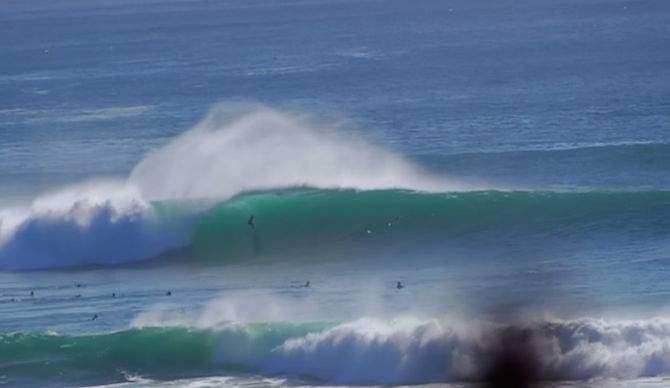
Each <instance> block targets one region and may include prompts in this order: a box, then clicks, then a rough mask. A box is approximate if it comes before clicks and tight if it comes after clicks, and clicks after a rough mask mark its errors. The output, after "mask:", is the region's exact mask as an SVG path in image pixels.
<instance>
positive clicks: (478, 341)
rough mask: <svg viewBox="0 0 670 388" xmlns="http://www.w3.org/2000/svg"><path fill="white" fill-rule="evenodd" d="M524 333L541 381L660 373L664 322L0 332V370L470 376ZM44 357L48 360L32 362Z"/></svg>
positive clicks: (668, 358)
mask: <svg viewBox="0 0 670 388" xmlns="http://www.w3.org/2000/svg"><path fill="white" fill-rule="evenodd" d="M509 330H517V331H525V332H528V333H531V334H532V338H533V342H534V344H535V349H536V352H537V353H536V356H537V358H538V360H539V362H540V370H541V376H542V377H543V379H546V380H588V379H597V378H614V379H631V378H638V377H655V376H665V375H667V374H668V373H670V321H668V320H665V319H657V320H648V321H619V322H612V321H603V320H596V319H578V320H573V321H543V322H535V323H527V324H525V325H522V326H516V327H514V328H511V327H509V326H503V325H496V324H490V323H483V322H482V323H479V324H472V323H471V324H469V325H467V326H465V325H463V326H461V325H457V324H450V323H447V322H444V321H440V320H425V321H416V320H405V321H394V322H388V321H379V320H371V319H361V320H356V321H353V322H346V323H336V322H313V323H281V322H274V323H272V322H265V323H249V324H232V323H231V324H228V325H224V326H222V327H219V328H217V329H201V330H196V329H190V328H188V327H144V328H133V329H130V330H127V331H122V332H116V333H111V334H101V335H92V336H79V337H69V336H59V335H55V334H44V335H41V334H40V335H37V334H13V335H6V336H1V337H0V359H2V360H3V361H2V362H0V374H2V375H5V376H8V377H10V378H13V377H33V378H50V377H53V376H56V375H58V376H65V377H66V378H67V377H70V378H74V377H75V376H76V377H77V378H81V376H85V375H87V374H90V375H92V376H93V375H95V376H108V377H109V376H114V375H119V374H120V373H137V374H141V375H142V376H146V377H160V376H161V375H166V374H168V375H171V376H174V375H180V374H182V375H194V374H205V373H214V372H222V371H227V372H231V371H232V372H238V373H239V372H253V373H262V374H265V375H268V376H301V377H303V378H308V379H315V380H318V381H325V382H329V383H342V384H392V385H395V384H419V383H435V382H454V381H476V380H479V379H480V378H481V373H482V368H483V367H485V366H486V362H487V357H488V356H487V354H489V353H490V351H491V346H492V345H491V344H492V343H493V342H495V341H494V338H495V336H497V335H498V334H499V333H500V332H501V331H509ZM45 359H48V360H50V362H49V363H44V362H42V361H41V360H45Z"/></svg>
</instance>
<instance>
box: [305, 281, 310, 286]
mask: <svg viewBox="0 0 670 388" xmlns="http://www.w3.org/2000/svg"><path fill="white" fill-rule="evenodd" d="M305 288H309V280H308V281H307V283H305Z"/></svg>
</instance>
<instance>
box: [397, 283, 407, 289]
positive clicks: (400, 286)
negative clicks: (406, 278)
mask: <svg viewBox="0 0 670 388" xmlns="http://www.w3.org/2000/svg"><path fill="white" fill-rule="evenodd" d="M395 288H397V289H401V288H405V286H403V285H402V284H401V283H400V282H398V284H397V285H396V286H395Z"/></svg>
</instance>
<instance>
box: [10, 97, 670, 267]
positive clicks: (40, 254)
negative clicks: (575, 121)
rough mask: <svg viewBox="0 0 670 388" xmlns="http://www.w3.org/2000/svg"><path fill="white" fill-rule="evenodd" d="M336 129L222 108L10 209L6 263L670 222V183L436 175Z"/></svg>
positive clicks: (666, 227) (331, 247)
mask: <svg viewBox="0 0 670 388" xmlns="http://www.w3.org/2000/svg"><path fill="white" fill-rule="evenodd" d="M333 127H336V125H330V126H324V125H321V124H319V123H316V122H315V121H314V120H313V119H311V118H308V117H304V116H299V115H296V114H291V113H285V112H278V111H276V110H273V109H270V108H267V107H262V106H249V105H239V106H237V105H236V106H230V105H226V106H222V107H219V108H217V109H215V110H214V111H213V112H212V113H211V114H210V115H209V116H208V117H207V118H206V119H205V120H203V121H202V122H201V123H200V124H198V125H197V126H195V128H193V129H191V130H190V131H188V132H186V133H185V134H183V135H182V136H179V137H177V138H176V139H174V140H172V141H171V142H169V143H168V144H167V145H165V146H164V147H162V148H159V149H157V150H155V151H154V152H152V153H150V154H149V155H147V157H145V158H144V159H143V160H142V161H141V162H140V163H139V164H138V165H137V166H136V167H135V168H134V170H133V171H132V173H131V174H130V175H129V177H128V178H127V179H125V180H118V181H103V182H87V183H83V184H79V185H76V186H73V187H68V188H64V189H60V190H56V191H54V192H50V193H45V194H42V195H40V196H39V197H37V199H35V200H34V201H33V202H32V203H31V204H30V205H28V206H25V207H12V208H4V209H0V271H21V270H34V269H50V268H71V267H81V266H96V265H118V264H128V263H136V262H142V261H147V260H156V261H157V262H159V261H160V260H162V259H164V258H166V257H170V258H173V257H177V259H181V260H202V259H206V260H219V261H221V262H230V261H232V260H247V259H249V258H250V257H258V256H259V255H260V256H268V255H280V254H284V253H288V254H294V253H296V254H298V253H300V252H305V251H306V250H309V253H318V255H314V256H319V257H326V256H328V255H327V253H329V252H336V251H337V250H338V249H341V248H344V249H347V248H350V247H356V248H360V247H361V245H372V246H376V247H384V246H389V247H391V246H393V245H394V244H408V245H412V244H414V246H416V247H421V246H425V244H426V243H427V242H429V243H430V242H435V241H460V239H468V238H470V239H476V238H478V237H479V236H480V234H481V233H486V234H487V236H488V238H490V237H491V236H509V235H514V236H520V237H524V236H527V235H529V234H537V233H545V234H557V233H558V234H560V233H589V232H591V231H596V230H597V231H599V232H601V233H602V232H607V231H608V230H610V231H626V232H640V233H668V232H670V221H668V220H670V217H669V216H670V192H665V191H645V192H534V191H512V190H506V191H503V190H500V189H501V188H500V187H498V188H497V190H495V189H496V188H494V187H487V186H485V185H475V184H472V183H471V182H470V183H468V182H465V181H463V180H457V179H454V178H451V177H446V176H434V175H429V174H427V173H424V172H422V171H421V170H420V169H419V168H418V167H416V166H415V165H413V164H412V163H411V162H410V161H408V160H406V159H405V158H403V157H401V156H399V155H396V154H394V153H392V152H390V151H388V150H385V149H382V148H379V147H377V146H374V145H371V144H369V143H368V142H365V141H363V140H360V139H355V138H351V137H349V136H346V135H343V133H346V132H347V131H346V128H333ZM250 215H254V216H255V217H256V220H257V227H256V229H255V231H252V230H250V228H249V227H248V226H247V218H248V217H249V216H250ZM175 252H176V253H175Z"/></svg>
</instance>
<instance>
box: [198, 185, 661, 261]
mask: <svg viewBox="0 0 670 388" xmlns="http://www.w3.org/2000/svg"><path fill="white" fill-rule="evenodd" d="M250 215H254V216H255V220H256V227H255V230H251V228H250V227H249V226H248V225H247V220H248V218H249V216H250ZM667 216H670V193H668V192H579V193H557V192H497V191H495V192H467V193H451V194H426V193H414V192H408V191H399V190H387V191H368V192H355V191H336V190H325V191H318V190H305V191H298V192H294V193H291V194H286V195H278V194H276V193H258V194H249V195H245V196H242V197H238V198H236V199H234V200H232V201H230V202H227V203H224V204H221V205H219V206H217V207H215V208H214V209H213V210H212V211H211V212H210V213H209V214H207V215H206V216H205V217H204V218H203V219H201V220H200V221H199V222H198V223H197V225H196V226H195V228H194V231H193V236H192V243H193V248H194V249H195V252H197V254H198V255H199V256H200V257H205V258H216V259H217V260H220V259H222V258H226V260H230V259H232V258H244V257H248V256H253V255H268V254H279V253H282V252H283V253H295V252H296V251H302V252H307V253H322V254H324V253H327V252H331V251H333V250H337V249H338V248H346V247H352V246H354V247H360V246H361V245H375V244H378V245H392V244H397V243H405V244H416V245H417V247H420V246H423V245H425V243H426V242H430V241H431V240H432V241H451V240H455V239H460V238H468V237H472V238H474V237H477V236H479V235H480V234H482V233H486V234H487V235H488V236H491V235H496V234H504V235H509V234H516V235H527V234H534V233H547V232H552V231H556V230H570V231H571V232H588V231H589V230H595V229H594V228H596V227H598V228H599V229H600V230H601V231H607V230H614V231H616V230H621V229H625V230H627V231H630V230H631V229H632V230H635V229H640V230H646V231H653V232H660V233H668V232H670V221H668V220H669V218H668V217H667ZM367 229H369V231H370V233H368V232H367V231H366V230H367Z"/></svg>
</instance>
